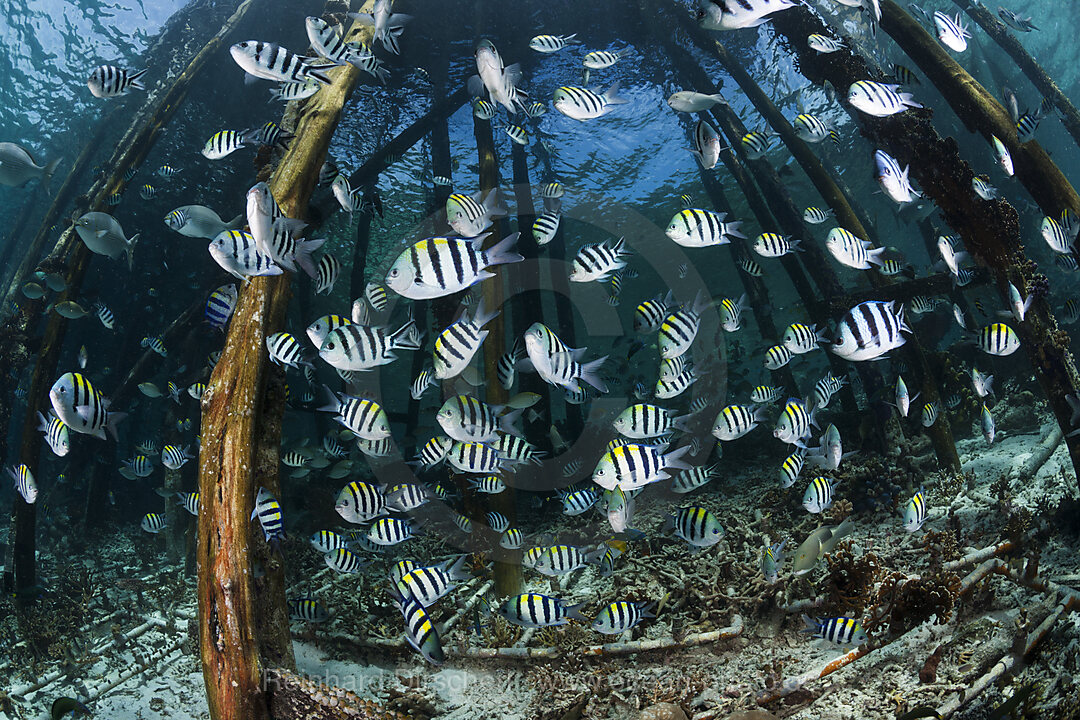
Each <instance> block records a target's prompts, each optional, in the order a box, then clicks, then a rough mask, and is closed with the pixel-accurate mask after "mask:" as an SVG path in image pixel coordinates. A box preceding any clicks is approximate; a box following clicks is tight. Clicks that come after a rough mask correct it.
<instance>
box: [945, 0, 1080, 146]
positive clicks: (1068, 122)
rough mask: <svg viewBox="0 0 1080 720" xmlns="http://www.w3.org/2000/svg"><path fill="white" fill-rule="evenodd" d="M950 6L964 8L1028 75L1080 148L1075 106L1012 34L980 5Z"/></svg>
mask: <svg viewBox="0 0 1080 720" xmlns="http://www.w3.org/2000/svg"><path fill="white" fill-rule="evenodd" d="M953 2H954V3H956V4H957V5H958V6H960V7H961V8H963V10H964V12H966V13H967V14H968V15H970V16H971V18H972V19H973V20H974V21H975V22H977V23H978V24H979V27H981V28H982V29H983V30H984V31H986V34H987V35H989V36H990V37H991V38H992V39H993V40H994V42H996V43H997V44H998V46H999V47H1000V48H1001V49H1002V50H1004V51H1005V53H1006V54H1007V55H1008V56H1009V57H1011V58H1012V59H1013V61H1014V62H1015V63H1016V65H1017V67H1019V68H1020V70H1021V71H1023V73H1024V74H1025V75H1027V78H1028V80H1030V81H1031V84H1032V85H1034V86H1035V87H1036V89H1038V91H1039V92H1040V93H1042V96H1043V97H1044V98H1046V99H1047V100H1050V101H1051V102H1052V103H1054V107H1056V108H1057V109H1058V110H1059V111H1060V112H1061V122H1062V123H1063V124H1064V125H1065V129H1066V130H1068V131H1069V134H1070V135H1072V137H1073V140H1074V141H1075V142H1076V144H1077V145H1080V111H1077V109H1076V106H1075V105H1073V104H1072V102H1071V101H1070V100H1069V98H1068V97H1067V96H1066V95H1065V93H1063V92H1061V88H1059V87H1058V85H1057V83H1056V82H1054V79H1053V78H1052V77H1050V75H1049V74H1047V72H1046V71H1045V70H1044V69H1043V67H1042V65H1040V64H1039V63H1038V61H1037V60H1035V58H1033V57H1032V56H1031V53H1029V52H1028V51H1027V50H1025V49H1024V46H1023V45H1021V44H1020V41H1019V40H1018V39H1017V38H1016V35H1014V34H1013V31H1012V30H1010V29H1009V27H1008V26H1006V25H1005V23H1003V22H1001V20H999V19H998V18H997V17H995V16H994V14H993V13H992V12H990V10H988V9H987V8H986V6H984V5H983V4H981V3H979V4H978V5H976V4H975V3H973V2H971V0H953Z"/></svg>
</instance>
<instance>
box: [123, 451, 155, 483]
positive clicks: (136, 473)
mask: <svg viewBox="0 0 1080 720" xmlns="http://www.w3.org/2000/svg"><path fill="white" fill-rule="evenodd" d="M152 472H154V466H153V464H152V463H151V462H150V458H148V457H147V456H146V455H136V456H134V457H132V458H129V459H128V460H125V461H124V467H123V468H121V469H120V474H121V475H123V476H124V477H128V476H129V475H130V476H131V478H144V477H147V476H149V475H150V473H152ZM129 479H130V478H129Z"/></svg>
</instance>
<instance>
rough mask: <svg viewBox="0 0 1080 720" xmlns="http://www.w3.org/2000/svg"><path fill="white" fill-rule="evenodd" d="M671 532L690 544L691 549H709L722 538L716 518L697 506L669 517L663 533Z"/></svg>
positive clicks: (678, 511)
mask: <svg viewBox="0 0 1080 720" xmlns="http://www.w3.org/2000/svg"><path fill="white" fill-rule="evenodd" d="M672 531H674V533H675V535H676V536H677V537H680V538H682V539H683V540H685V541H686V542H688V543H690V546H691V548H706V547H711V546H713V545H715V544H716V543H718V542H720V540H721V538H723V536H724V528H723V527H722V526H721V525H720V521H719V520H717V519H716V516H715V515H713V514H712V513H711V512H709V511H708V510H706V509H705V508H703V507H699V506H690V507H683V508H679V509H678V510H676V511H675V512H674V513H672V514H671V515H669V516H668V519H667V521H666V522H665V523H664V532H672Z"/></svg>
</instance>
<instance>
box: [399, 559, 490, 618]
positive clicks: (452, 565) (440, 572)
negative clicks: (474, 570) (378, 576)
mask: <svg viewBox="0 0 1080 720" xmlns="http://www.w3.org/2000/svg"><path fill="white" fill-rule="evenodd" d="M467 559H468V556H467V555H462V556H461V557H459V558H458V559H457V560H455V561H452V562H448V563H444V564H442V565H431V566H428V567H418V568H413V569H412V570H410V571H409V572H407V573H405V574H404V575H402V576H401V579H400V580H398V581H397V589H398V590H399V591H401V594H402V595H406V596H412V597H413V598H415V599H416V601H417V602H418V603H420V604H421V605H422V606H424V607H425V608H428V607H431V606H432V605H433V604H435V603H436V602H438V600H439V599H440V598H442V597H444V596H445V595H446V594H447V593H449V592H450V591H451V590H453V589H454V588H455V587H457V585H458V583H460V582H462V581H464V580H468V579H469V578H471V577H472V575H470V574H469V572H468V571H466V570H465V561H466V560H467Z"/></svg>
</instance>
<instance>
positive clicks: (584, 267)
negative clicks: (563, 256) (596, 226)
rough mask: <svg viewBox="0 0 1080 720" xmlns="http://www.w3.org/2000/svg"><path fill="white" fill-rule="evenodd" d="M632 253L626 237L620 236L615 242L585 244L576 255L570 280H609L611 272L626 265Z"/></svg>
mask: <svg viewBox="0 0 1080 720" xmlns="http://www.w3.org/2000/svg"><path fill="white" fill-rule="evenodd" d="M630 254H631V251H630V250H628V249H627V248H626V239H625V238H619V239H618V240H616V241H615V242H614V243H612V242H610V241H604V242H601V243H595V244H592V245H583V246H582V247H581V249H580V250H578V253H577V255H576V256H575V257H574V262H573V265H572V268H573V269H572V272H571V273H570V282H593V281H604V280H607V279H608V278H609V277H611V273H613V272H615V271H616V270H620V269H622V268H624V267H626V258H627V257H629V256H630Z"/></svg>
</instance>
